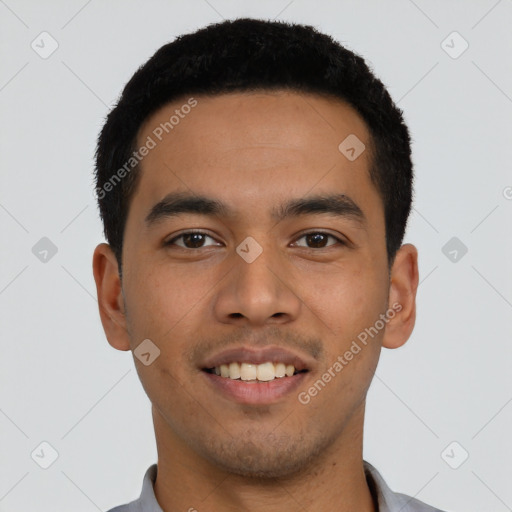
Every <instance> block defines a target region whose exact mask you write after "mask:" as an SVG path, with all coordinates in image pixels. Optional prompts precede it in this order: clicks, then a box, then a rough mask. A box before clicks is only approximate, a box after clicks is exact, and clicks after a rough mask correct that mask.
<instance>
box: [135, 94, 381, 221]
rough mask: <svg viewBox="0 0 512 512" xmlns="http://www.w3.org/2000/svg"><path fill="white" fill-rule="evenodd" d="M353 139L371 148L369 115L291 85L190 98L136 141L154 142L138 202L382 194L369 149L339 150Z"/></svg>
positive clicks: (160, 115)
mask: <svg viewBox="0 0 512 512" xmlns="http://www.w3.org/2000/svg"><path fill="white" fill-rule="evenodd" d="M191 105H193V106H191ZM354 137H355V139H354ZM347 138H348V140H350V141H354V140H355V141H359V142H360V144H361V146H360V147H358V148H356V149H357V150H360V148H361V147H364V146H365V147H366V148H367V149H369V148H370V144H371V141H370V136H369V131H368V129H367V126H366V124H365V122H364V120H363V119H362V118H361V117H360V116H359V114H358V113H357V112H356V111H355V110H354V109H353V108H352V107H351V106H349V105H348V104H346V103H344V102H342V101H340V100H337V99H332V98H327V97H321V96H318V95H312V94H301V93H295V92H286V91H276V92H268V91H264V92H256V93H246V92H243V93H230V94H223V95H218V96H202V95H197V96H194V97H193V98H192V99H191V98H189V97H184V98H181V99H179V100H176V101H173V102H172V103H170V104H167V105H165V106H164V107H162V108H161V109H160V110H159V111H157V112H156V113H155V114H153V115H152V116H150V117H149V118H148V119H147V120H146V121H145V122H144V124H143V125H142V126H141V129H140V130H139V134H138V138H137V147H142V146H143V145H144V144H147V143H148V141H150V140H151V141H152V142H151V144H150V145H151V146H153V147H152V149H151V150H150V151H149V152H148V154H147V155H146V156H145V157H144V158H143V160H142V162H141V164H140V172H141V175H140V176H139V182H138V185H137V190H136V193H135V195H134V198H133V200H132V205H133V204H135V203H137V204H138V205H139V204H140V205H144V207H145V208H146V210H147V209H148V208H151V206H153V205H154V204H155V203H156V202H158V201H159V200H161V199H162V197H164V196H165V195H166V194H168V193H169V192H172V191H175V190H180V191H187V192H191V193H198V194H203V195H212V194H213V195H215V196H216V197H218V198H220V197H221V196H223V197H224V199H225V202H226V203H229V204H231V205H232V206H233V210H235V211H236V210H237V209H240V210H242V209H243V208H244V206H246V207H249V206H250V205H253V206H255V204H254V203H255V202H257V201H260V204H261V206H263V203H262V202H261V201H262V200H263V199H268V200H271V199H272V198H273V197H274V198H278V197H279V198H283V197H284V196H290V195H293V196H296V197H300V196H304V195H306V194H307V193H308V192H310V191H311V192H318V193H326V192H335V191H338V192H340V193H345V194H347V193H350V194H351V197H352V198H353V199H354V197H353V196H356V197H357V196H359V197H360V199H361V201H363V199H364V198H363V197H362V196H365V194H366V199H368V198H369V197H368V194H370V195H373V199H375V198H377V200H378V199H379V198H378V196H377V193H376V190H375V189H374V188H373V185H372V184H371V181H370V179H369V173H368V168H369V164H370V154H369V153H370V152H369V151H367V150H365V151H363V152H362V153H361V154H360V156H358V157H357V158H356V159H355V160H350V159H349V158H347V156H346V155H344V154H343V153H342V152H341V150H340V144H342V143H343V142H344V141H345V140H347ZM363 144H364V146H362V145H363ZM352 145H353V144H352ZM334 189H336V190H334ZM363 202H364V201H363ZM137 208H138V207H137ZM139 213H140V214H143V213H144V212H142V211H141V212H139Z"/></svg>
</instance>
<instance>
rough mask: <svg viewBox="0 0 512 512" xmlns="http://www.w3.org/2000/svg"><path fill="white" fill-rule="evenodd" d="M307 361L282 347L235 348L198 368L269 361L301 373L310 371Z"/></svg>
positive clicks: (207, 360)
mask: <svg viewBox="0 0 512 512" xmlns="http://www.w3.org/2000/svg"><path fill="white" fill-rule="evenodd" d="M307 359H308V358H305V357H302V356H300V355H299V354H297V353H295V352H293V351H291V350H288V349H285V348H282V347H276V346H269V347H262V348H255V347H236V348H231V349H227V350H223V351H222V352H219V353H218V354H215V355H213V356H210V357H208V358H207V359H205V360H204V361H203V362H202V364H201V365H200V366H201V369H203V370H204V369H209V368H214V367H216V366H220V365H221V364H229V363H233V362H237V363H250V364H263V363H266V362H269V361H270V362H271V363H284V364H286V365H288V364H292V365H293V366H294V367H295V369H296V370H297V371H302V370H310V369H311V367H312V363H310V362H308V361H307Z"/></svg>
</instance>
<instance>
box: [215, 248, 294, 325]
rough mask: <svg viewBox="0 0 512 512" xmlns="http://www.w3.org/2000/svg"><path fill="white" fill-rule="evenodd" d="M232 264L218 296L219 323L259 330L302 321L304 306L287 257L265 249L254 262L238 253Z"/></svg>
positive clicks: (216, 299) (216, 300)
mask: <svg viewBox="0 0 512 512" xmlns="http://www.w3.org/2000/svg"><path fill="white" fill-rule="evenodd" d="M232 263H233V268H232V270H231V272H229V273H228V275H227V276H226V278H225V279H224V280H223V281H222V282H221V284H220V285H219V286H220V288H219V290H218V293H217V295H216V296H215V304H214V310H215V316H216V318H217V320H218V321H220V322H222V323H237V324H238V325H247V326H252V327H257V326H264V325H267V324H282V323H287V322H291V321H293V320H295V319H296V318H297V317H298V315H299V313H300V309H301V306H302V302H301V300H300V298H299V296H298V295H297V292H296V291H295V290H294V287H293V276H292V270H293V269H292V268H290V266H289V263H287V261H286V258H285V257H283V256H282V255H279V254H277V253H276V252H275V251H273V250H272V249H271V248H269V247H265V248H264V249H263V250H262V252H261V253H260V254H259V255H258V256H257V257H256V259H254V260H252V261H251V259H250V258H246V259H244V257H242V256H240V255H239V254H238V253H234V254H233V257H232Z"/></svg>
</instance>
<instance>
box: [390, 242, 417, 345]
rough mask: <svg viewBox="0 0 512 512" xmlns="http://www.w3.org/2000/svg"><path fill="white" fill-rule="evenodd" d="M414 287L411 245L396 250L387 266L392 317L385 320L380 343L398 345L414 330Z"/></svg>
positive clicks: (414, 250) (415, 269)
mask: <svg viewBox="0 0 512 512" xmlns="http://www.w3.org/2000/svg"><path fill="white" fill-rule="evenodd" d="M417 289H418V251H417V249H416V247H415V246H414V245H412V244H404V245H402V247H400V249H398V251H397V253H396V256H395V261H394V262H393V266H392V268H391V276H390V286H389V309H390V310H391V309H392V310H394V311H395V316H394V317H392V318H391V316H389V318H390V320H389V321H388V323H387V325H386V329H385V331H384V337H383V340H382V346H383V347H386V348H398V347H401V346H402V345H403V344H404V343H405V342H406V341H407V340H408V339H409V336H410V335H411V333H412V330H413V329H414V323H415V322H416V291H417Z"/></svg>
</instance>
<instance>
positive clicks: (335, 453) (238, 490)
mask: <svg viewBox="0 0 512 512" xmlns="http://www.w3.org/2000/svg"><path fill="white" fill-rule="evenodd" d="M153 417H154V423H155V433H156V439H157V449H158V472H157V479H156V482H155V486H154V489H155V496H156V498H157V501H158V503H159V504H160V507H161V508H162V510H164V511H165V512H171V511H175V510H187V511H188V510H190V511H194V510H197V511H198V512H203V511H209V512H221V511H222V512H230V511H233V512H234V511H239V510H244V511H247V512H262V511H265V512H277V511H282V510H295V509H302V508H303V509H306V510H308V511H310V512H320V511H322V512H323V511H325V510H337V511H338V512H349V511H350V512H352V511H354V510H358V511H359V512H377V510H378V508H377V505H376V504H375V503H374V501H373V498H372V495H371V492H370V489H369V487H368V484H367V482H366V477H365V473H364V467H363V459H362V445H363V443H362V432H363V421H364V407H363V408H362V409H361V410H360V411H358V412H357V413H356V414H355V415H354V416H353V417H352V418H351V420H350V421H349V423H348V424H347V425H346V428H345V429H344V431H343V433H342V434H341V435H340V436H339V437H338V439H336V440H335V441H334V442H333V443H332V445H331V446H330V447H329V448H328V449H327V450H325V453H322V454H320V455H318V457H316V459H315V460H314V461H311V464H310V465H309V466H308V467H307V469H304V470H303V471H301V472H300V473H298V474H293V475H290V476H287V477H283V478H272V479H262V478H260V479H257V478H251V477H244V476H240V475H236V474H232V473H227V472H223V471H222V470H219V468H218V467H216V466H215V465H213V464H212V463H211V462H209V461H207V460H205V459H204V458H203V457H200V456H199V455H198V454H197V453H195V452H194V451H193V450H191V449H190V447H189V446H187V445H186V444H185V443H184V442H183V441H182V440H178V439H177V438H176V437H175V436H174V434H173V433H172V432H171V431H170V429H169V426H168V425H167V424H166V423H165V421H164V420H163V418H162V417H161V416H160V415H159V414H158V413H155V411H154V414H153Z"/></svg>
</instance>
